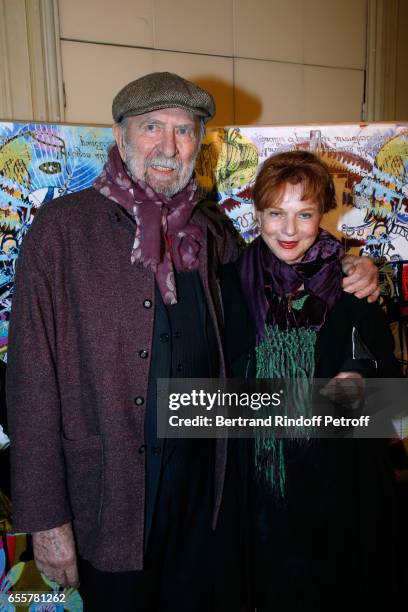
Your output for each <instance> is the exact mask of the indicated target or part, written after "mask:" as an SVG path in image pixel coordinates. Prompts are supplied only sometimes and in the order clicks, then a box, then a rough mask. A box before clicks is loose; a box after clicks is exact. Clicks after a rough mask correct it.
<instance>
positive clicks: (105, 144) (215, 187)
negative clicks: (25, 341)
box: [0, 122, 408, 612]
mask: <svg viewBox="0 0 408 612" xmlns="http://www.w3.org/2000/svg"><path fill="white" fill-rule="evenodd" d="M112 142H113V140H112V133H111V129H110V128H108V127H95V126H93V127H92V126H89V127H88V126H73V125H53V124H39V123H24V124H23V123H10V122H3V123H1V122H0V358H1V359H2V360H3V361H4V362H5V361H7V334H8V323H9V316H10V309H11V304H12V298H13V281H14V273H15V265H16V260H17V257H18V254H19V250H20V247H21V244H22V241H23V239H24V236H25V234H26V233H27V231H28V229H29V227H30V225H31V223H32V221H33V219H34V216H35V214H36V211H37V210H38V209H39V207H41V206H44V205H46V204H47V202H49V201H50V200H54V199H55V198H59V197H61V196H63V195H65V194H68V193H71V192H74V191H79V190H81V189H85V188H87V187H89V186H91V185H92V183H93V182H94V180H95V179H96V177H97V176H98V174H99V173H100V172H101V170H102V167H103V164H104V162H105V160H106V157H107V152H108V149H109V147H110V145H111V144H112ZM291 149H305V150H309V151H312V152H314V153H316V154H317V155H318V156H320V157H321V159H322V160H323V161H324V162H325V163H326V164H327V165H328V167H329V169H330V172H331V173H332V176H333V178H334V182H335V186H336V194H337V201H338V207H337V209H336V210H334V211H331V212H330V213H329V214H328V215H326V217H325V221H324V227H325V228H326V229H328V230H329V231H331V232H332V233H333V234H335V235H336V236H337V237H338V238H340V239H341V240H342V241H343V243H344V245H345V248H346V250H349V251H350V252H352V253H355V254H368V255H370V256H372V257H373V258H375V261H376V263H377V265H378V267H379V269H380V278H381V288H382V295H383V298H384V302H385V304H386V305H388V306H389V305H390V304H391V305H392V306H393V307H394V311H395V312H396V313H397V314H396V315H395V321H394V322H395V323H396V324H397V333H396V334H395V333H394V335H395V337H396V339H397V340H398V339H400V345H399V346H398V343H397V352H399V357H400V359H401V361H402V362H403V363H404V360H405V361H406V355H407V346H406V344H407V343H406V338H407V323H406V321H407V319H406V317H407V315H408V124H403V125H397V124H364V125H358V124H353V125H320V126H276V127H229V128H213V129H210V130H209V131H208V133H207V136H206V138H205V140H204V143H203V146H202V148H201V152H200V155H199V158H198V160H197V165H196V173H197V177H198V180H199V182H200V184H201V185H202V187H203V188H205V189H206V190H207V191H208V192H209V193H210V194H211V195H212V197H213V198H214V199H215V200H216V201H217V202H218V204H219V206H220V208H221V209H222V210H223V211H224V212H225V213H226V214H227V215H228V216H229V217H230V218H231V220H232V222H233V224H234V226H235V227H236V229H237V230H238V231H239V232H240V233H241V235H242V236H243V238H244V239H245V241H247V242H250V241H251V240H253V239H254V238H255V237H256V235H257V233H258V230H257V227H256V224H255V219H254V210H253V203H252V198H251V187H252V184H253V182H254V180H255V177H256V173H257V169H258V166H259V165H260V164H261V163H262V162H263V161H264V160H265V159H266V158H267V157H269V156H270V155H272V154H273V153H276V152H280V151H286V150H291ZM0 365H1V366H2V368H0V370H2V369H5V364H4V363H1V361H0ZM3 425H4V423H3ZM0 433H1V434H2V436H3V438H0V442H1V440H2V439H4V440H6V436H5V434H4V433H3V432H2V429H1V423H0ZM6 442H7V443H5V444H3V446H2V444H1V443H0V453H2V452H4V453H5V452H6V450H5V449H6V447H7V446H8V439H7V441H6ZM7 452H8V451H7ZM0 459H1V457H0ZM0 493H1V491H0ZM1 499H3V503H0V525H1V524H2V523H1V519H2V516H1V515H2V513H3V515H4V516H3V525H7V527H4V531H3V533H2V535H1V538H0V609H6V610H10V611H12V610H14V609H16V607H15V605H14V604H12V603H10V601H9V600H8V594H9V593H10V592H11V591H12V590H13V588H15V589H17V590H33V589H37V590H42V591H44V590H47V589H48V591H49V592H54V593H56V592H57V590H58V585H56V584H55V583H50V582H47V581H46V580H45V579H44V578H43V577H41V576H40V575H39V574H38V572H37V571H36V569H35V566H34V562H33V560H32V553H31V554H29V553H28V552H27V549H28V548H29V544H27V542H29V538H28V536H25V535H23V534H21V535H17V536H14V535H11V534H9V535H6V533H5V531H10V529H11V527H10V520H11V516H10V514H11V512H10V507H9V502H8V500H6V498H5V496H3V498H0V502H1ZM6 502H7V503H6ZM7 504H8V505H7ZM6 551H7V554H6ZM2 605H3V606H4V607H2ZM19 609H21V608H19ZM27 609H29V610H37V612H39V611H40V610H45V609H47V610H54V611H57V610H63V609H66V610H71V611H73V612H74V611H77V612H80V610H82V603H81V599H80V597H79V594H78V592H77V591H74V590H71V592H70V593H69V597H68V600H67V603H66V606H63V605H59V604H55V603H54V604H52V605H51V606H49V607H44V606H41V605H39V604H35V603H33V605H32V606H31V607H29V606H27Z"/></svg>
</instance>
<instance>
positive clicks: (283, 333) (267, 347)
mask: <svg viewBox="0 0 408 612" xmlns="http://www.w3.org/2000/svg"><path fill="white" fill-rule="evenodd" d="M316 338H317V335H316V332H315V331H313V330H309V329H305V328H299V329H291V330H280V329H279V328H278V327H277V326H273V327H272V326H266V328H265V336H264V338H263V339H262V341H261V342H260V343H259V344H258V346H257V347H256V349H255V350H256V364H257V371H256V376H257V378H275V379H277V378H279V379H282V384H283V385H284V386H285V387H286V388H285V398H286V401H287V402H290V405H291V406H292V407H293V412H294V416H295V417H297V416H301V415H305V414H306V411H307V409H308V406H309V401H310V393H311V381H312V380H313V377H314V372H315V360H314V354H315V346H316ZM288 379H289V381H290V380H293V379H296V381H297V384H290V383H289V384H286V385H285V380H286V381H287V380H288ZM295 435H296V430H295ZM284 447H285V444H284V440H283V439H276V438H273V437H271V436H270V435H266V434H265V430H263V429H262V428H260V429H257V431H256V438H255V465H256V472H257V477H258V479H264V480H265V481H266V482H267V483H268V484H269V485H270V486H271V488H272V490H273V491H274V493H275V494H276V495H277V496H279V497H282V498H283V497H284V495H285V482H286V469H285V456H284Z"/></svg>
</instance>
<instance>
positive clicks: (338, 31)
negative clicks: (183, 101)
mask: <svg viewBox="0 0 408 612" xmlns="http://www.w3.org/2000/svg"><path fill="white" fill-rule="evenodd" d="M366 3H367V0H206V2H202V0H115V1H111V0H59V13H60V31H61V52H62V74H63V80H64V85H65V93H66V109H65V119H66V121H69V122H82V123H89V122H92V123H111V121H112V119H111V103H112V98H113V96H114V95H115V94H116V93H117V91H118V90H119V89H120V88H121V87H122V86H123V85H124V84H126V83H127V82H129V81H130V80H133V79H136V78H138V77H139V76H142V75H143V74H145V73H147V72H151V71H155V70H158V71H161V70H169V71H172V72H177V73H178V74H180V75H182V76H184V77H186V78H189V79H191V80H193V81H195V82H197V83H199V84H201V85H203V86H204V87H207V88H208V89H209V90H210V91H211V92H212V93H213V95H214V96H215V99H216V103H217V109H218V111H217V115H216V117H215V119H214V121H213V123H215V124H218V125H226V124H241V125H243V124H273V123H299V122H301V123H303V122H329V121H333V122H334V121H359V120H361V111H362V102H363V97H364V68H365V40H366Z"/></svg>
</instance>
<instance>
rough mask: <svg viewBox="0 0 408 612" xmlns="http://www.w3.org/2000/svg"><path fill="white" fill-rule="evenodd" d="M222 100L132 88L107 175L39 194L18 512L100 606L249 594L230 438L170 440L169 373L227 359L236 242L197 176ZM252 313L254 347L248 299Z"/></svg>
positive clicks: (15, 402)
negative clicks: (42, 199)
mask: <svg viewBox="0 0 408 612" xmlns="http://www.w3.org/2000/svg"><path fill="white" fill-rule="evenodd" d="M214 112H215V108H214V102H213V99H212V97H211V96H210V94H208V93H207V92H206V91H204V90H202V89H201V88H199V87H197V86H196V85H194V84H193V83H191V82H188V81H185V80H184V79H182V78H181V77H179V76H177V75H174V74H169V73H154V74H150V75H147V76H145V77H143V78H141V79H138V80H136V81H133V82H132V83H129V84H128V85H126V86H125V87H124V88H123V89H122V90H121V91H120V92H119V93H118V95H117V96H116V97H115V99H114V101H113V117H114V120H115V122H116V123H115V125H114V126H113V133H114V137H115V140H116V146H114V147H113V148H112V149H111V150H110V153H109V158H108V161H107V164H106V166H105V168H104V171H103V173H102V174H101V175H100V177H99V178H98V179H97V181H96V182H95V184H94V186H93V187H92V188H90V189H87V190H85V191H82V192H79V193H75V194H72V195H69V196H66V197H64V198H61V199H59V200H58V201H55V202H52V203H50V204H47V205H45V206H44V207H42V208H41V209H40V210H39V212H38V213H37V215H36V217H35V220H34V223H33V225H32V228H31V229H30V231H29V233H28V235H27V237H26V239H25V242H24V245H23V249H22V253H21V255H20V257H19V261H18V270H17V275H16V285H15V295H14V303H13V314H12V323H11V328H10V352H9V367H8V369H9V372H8V401H9V412H10V432H11V439H12V461H13V474H14V478H13V487H14V493H13V503H14V527H15V530H17V531H27V532H31V533H33V547H34V555H35V560H36V563H37V566H38V568H39V569H40V570H41V571H42V572H44V573H45V574H46V575H47V576H49V577H50V578H52V579H54V580H56V581H58V582H59V583H60V584H61V585H76V584H77V583H78V570H77V567H78V565H79V577H80V582H81V588H82V593H83V596H84V601H85V610H120V611H121V612H124V611H125V610H135V609H137V610H143V611H144V610H146V611H147V610H149V611H152V610H157V611H160V612H163V611H167V610H169V611H172V610H177V611H178V612H182V611H193V610H194V611H195V612H199V611H202V612H209V611H210V610H215V609H218V607H217V606H219V608H220V609H221V608H222V609H223V610H236V609H237V606H238V604H239V597H240V592H239V588H238V587H236V586H235V581H236V577H237V573H238V572H239V563H240V560H239V558H240V548H241V547H240V542H239V537H238V533H239V532H238V528H239V512H238V505H237V498H236V497H235V494H236V483H237V477H236V474H235V471H234V465H233V462H227V448H226V442H225V441H217V442H215V441H212V440H177V441H173V440H167V441H166V443H164V441H163V440H159V439H157V437H156V415H155V410H156V395H155V393H156V391H155V388H156V384H155V383H156V379H157V378H158V377H185V378H189V377H192V378H198V377H214V376H219V375H220V376H224V375H225V374H226V366H225V359H224V352H223V346H222V328H223V323H224V322H223V312H225V309H223V305H222V304H221V303H220V292H219V288H218V284H217V270H218V267H219V266H220V265H221V264H223V263H227V262H229V261H232V260H234V259H235V258H236V257H237V255H238V247H237V243H236V242H235V238H234V236H233V234H232V232H231V230H230V228H229V226H228V224H227V223H226V222H225V220H223V219H222V218H221V217H219V216H218V215H217V214H216V213H215V212H214V207H211V204H210V203H209V202H206V201H205V200H203V198H202V196H201V195H200V191H199V189H198V187H197V184H196V182H195V180H194V177H193V174H194V163H195V159H196V156H197V153H198V151H199V146H200V141H201V137H202V135H203V131H204V125H205V122H206V121H207V120H209V119H210V118H211V117H212V116H213V115H214ZM367 262H368V267H367V268H366V267H365V265H364V264H363V263H361V264H360V265H359V266H358V267H359V268H362V272H361V273H360V274H358V273H354V274H353V275H351V276H350V277H349V278H348V279H347V281H348V283H349V285H350V289H351V290H360V295H364V294H370V293H371V292H372V291H373V289H375V279H374V277H375V273H373V269H374V267H373V266H372V264H371V263H369V260H367ZM370 274H371V278H369V279H368V280H367V279H366V278H364V277H367V276H368V277H370ZM372 282H374V288H373V287H371V284H372ZM361 291H362V293H361ZM373 297H376V296H375V295H374V296H373ZM237 320H239V321H240V325H239V330H237V334H236V335H237V336H239V337H240V340H239V342H238V343H237V346H236V347H235V351H236V352H237V357H239V353H241V352H242V354H248V350H249V339H248V338H249V336H248V335H247V334H246V333H245V325H246V323H245V321H246V312H245V311H244V307H242V316H241V315H238V317H237ZM241 338H242V339H241ZM239 374H240V373H239V371H238V372H237V371H235V375H236V376H237V375H239ZM215 526H217V529H216V530H215V532H213V531H212V528H215ZM214 534H215V535H214Z"/></svg>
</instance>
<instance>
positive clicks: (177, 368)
mask: <svg viewBox="0 0 408 612" xmlns="http://www.w3.org/2000/svg"><path fill="white" fill-rule="evenodd" d="M176 370H177V372H182V371H183V364H182V363H178V364H177V367H176Z"/></svg>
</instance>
